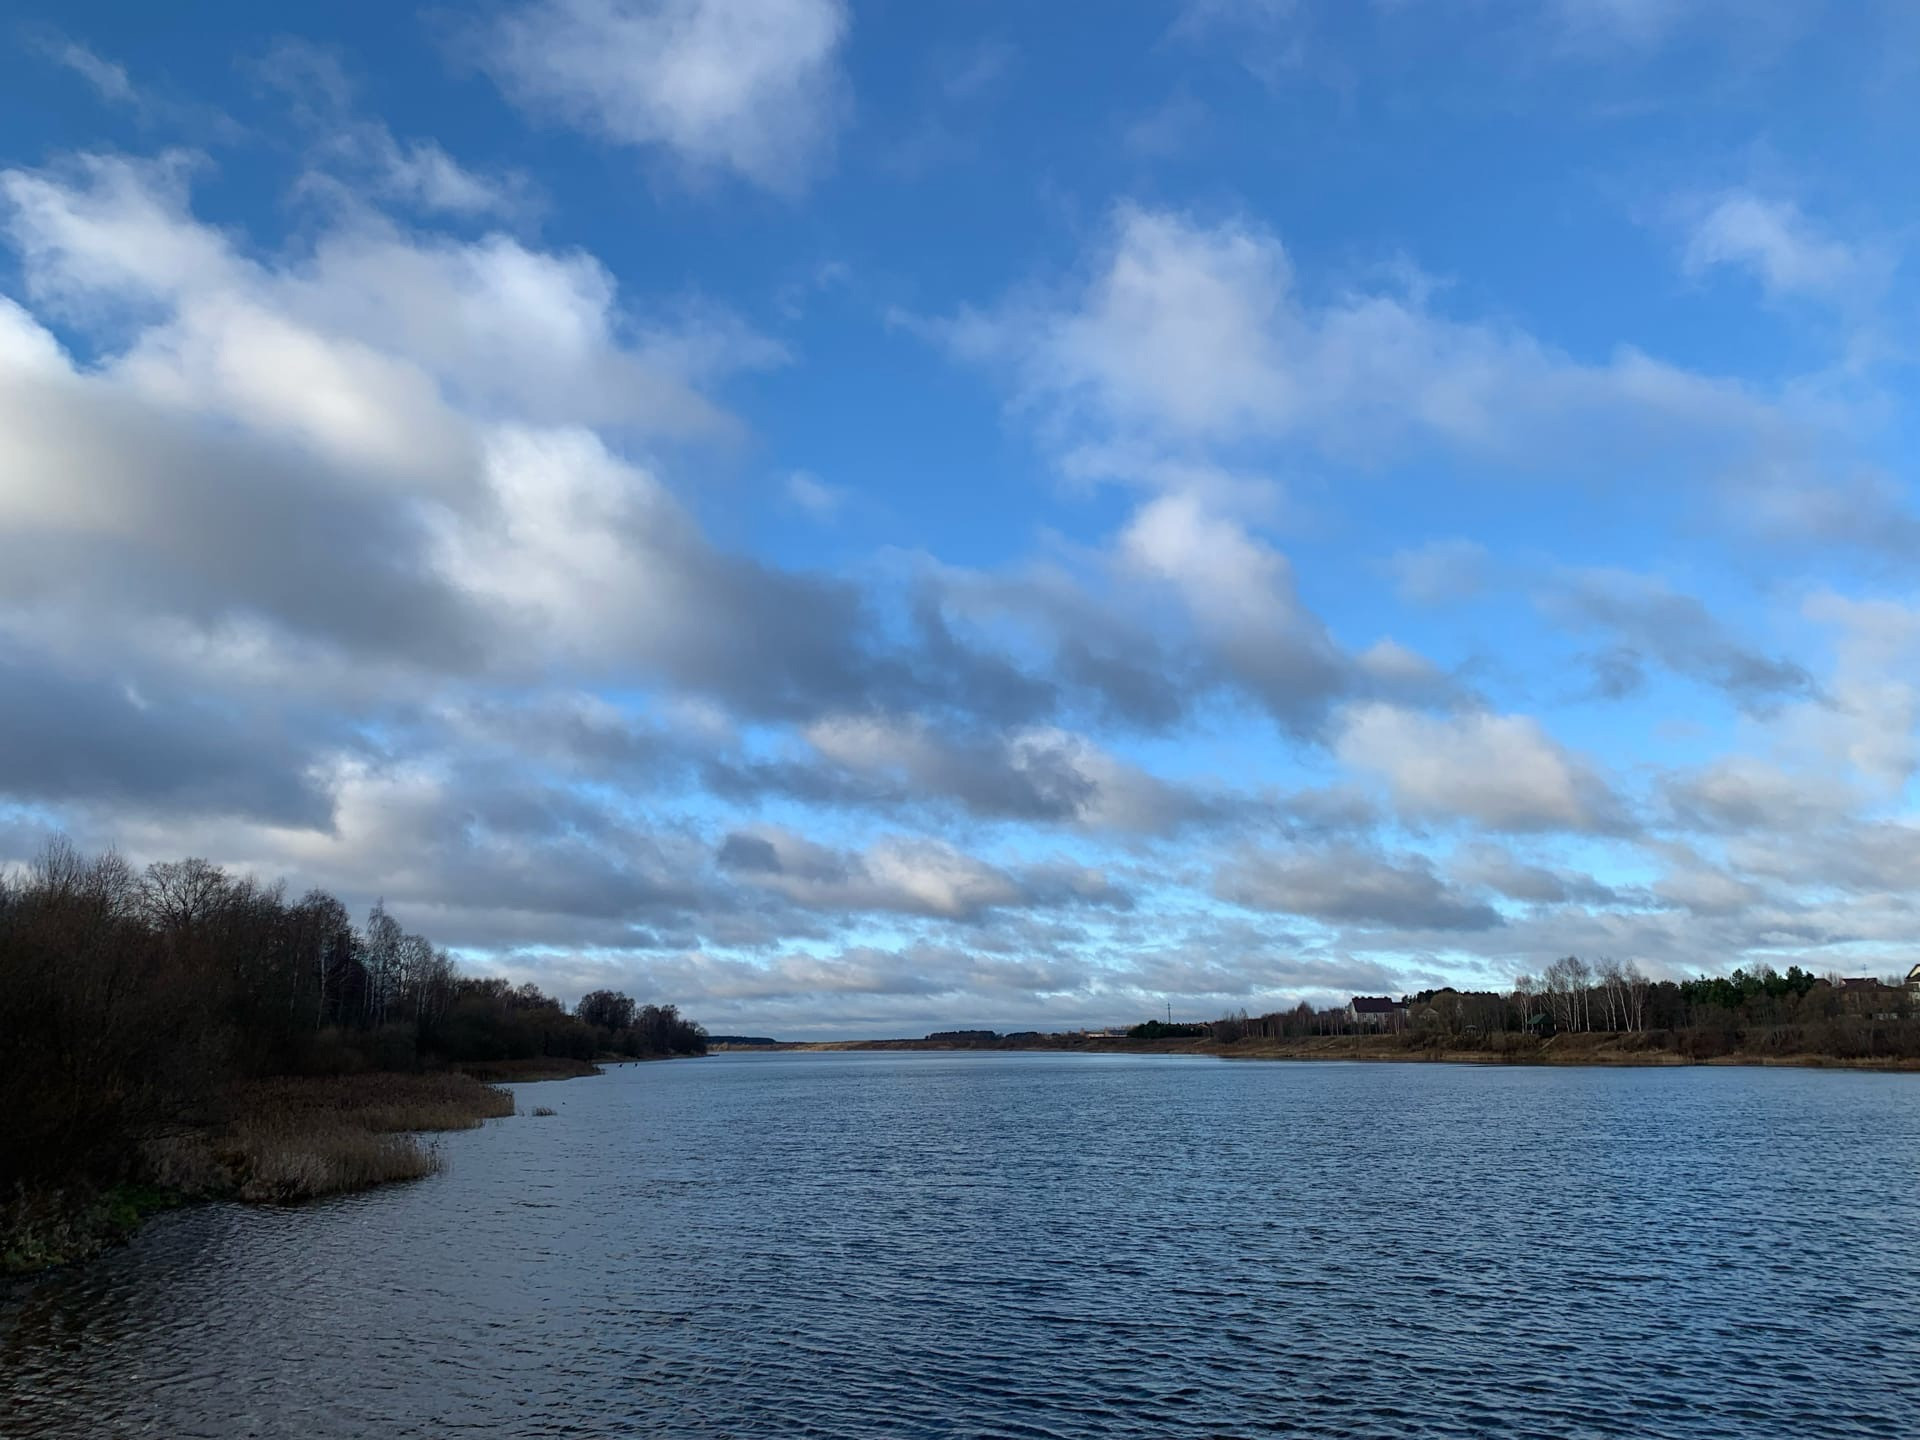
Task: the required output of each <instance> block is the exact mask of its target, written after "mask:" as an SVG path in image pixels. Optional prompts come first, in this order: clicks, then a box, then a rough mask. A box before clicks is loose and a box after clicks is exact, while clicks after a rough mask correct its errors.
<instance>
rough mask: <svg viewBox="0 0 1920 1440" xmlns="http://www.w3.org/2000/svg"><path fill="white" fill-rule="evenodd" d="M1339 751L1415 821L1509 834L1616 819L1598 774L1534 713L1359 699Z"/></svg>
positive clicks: (1592, 826) (1344, 724)
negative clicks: (1440, 711)
mask: <svg viewBox="0 0 1920 1440" xmlns="http://www.w3.org/2000/svg"><path fill="white" fill-rule="evenodd" d="M1334 750H1335V753H1336V754H1337V755H1338V756H1339V757H1340V759H1341V760H1342V761H1343V762H1345V763H1346V764H1348V765H1350V766H1352V767H1353V768H1355V769H1357V770H1361V771H1365V772H1368V773H1371V774H1374V775H1377V776H1379V777H1381V778H1382V779H1384V780H1385V781H1386V783H1387V787H1388V789H1389V790H1390V791H1391V793H1392V796H1393V799H1394V803H1395V804H1396V805H1397V806H1398V807H1399V809H1400V811H1401V812H1402V813H1403V814H1404V815H1406V816H1408V817H1410V818H1414V819H1436V820H1465V821H1470V822H1473V823H1476V824H1479V825H1484V826H1486V827H1487V828H1489V829H1492V830H1506V831H1533V830H1575V831H1591V830H1603V829H1607V828H1610V827H1612V826H1614V825H1616V824H1617V823H1618V821H1619V817H1618V816H1617V814H1615V813H1614V812H1615V806H1614V802H1613V800H1612V797H1611V796H1610V795H1609V794H1608V792H1607V789H1606V787H1605V785H1604V784H1603V782H1602V781H1601V780H1600V779H1599V777H1598V776H1597V775H1596V774H1595V773H1594V772H1593V771H1592V769H1591V768H1590V767H1589V766H1588V765H1587V764H1586V763H1585V762H1584V761H1582V760H1580V759H1579V758H1578V757H1577V756H1575V755H1573V754H1571V753H1569V752H1568V751H1567V750H1566V749H1565V748H1564V747H1562V746H1561V745H1559V744H1558V743H1557V742H1555V741H1554V740H1553V739H1552V738H1551V737H1550V736H1549V735H1548V734H1547V733H1546V731H1545V730H1543V729H1542V728H1541V727H1540V724H1539V722H1538V721H1537V720H1534V719H1533V718H1531V717H1530V716H1525V715H1494V714H1485V713H1467V714H1461V715H1451V716H1433V715H1423V714H1420V713H1418V712H1416V711H1412V710H1407V709H1402V708H1400V707H1398V706H1394V705H1387V704H1382V703H1378V702H1375V703H1368V704H1361V705H1355V706H1351V707H1349V708H1348V709H1347V710H1346V711H1345V712H1344V714H1343V715H1342V716H1341V720H1340V729H1339V734H1338V736H1337V738H1336V740H1335V742H1334Z"/></svg>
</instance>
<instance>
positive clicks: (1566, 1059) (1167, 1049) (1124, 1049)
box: [712, 1033, 1920, 1073]
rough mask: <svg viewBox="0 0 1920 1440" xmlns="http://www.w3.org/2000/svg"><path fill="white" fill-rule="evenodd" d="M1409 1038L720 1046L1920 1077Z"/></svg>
mask: <svg viewBox="0 0 1920 1440" xmlns="http://www.w3.org/2000/svg"><path fill="white" fill-rule="evenodd" d="M1416 1038H1417V1037H1413V1036H1408V1035H1318V1036H1312V1037H1308V1038H1304V1039H1300V1040H1283V1041H1272V1040H1240V1041H1233V1042H1224V1043H1223V1042H1220V1041H1215V1040H1130V1039H1125V1038H1122V1037H1116V1036H1075V1035H1059V1036H1048V1037H1045V1038H1043V1039H1039V1040H1028V1039H1026V1038H1024V1037H1021V1038H1019V1039H1018V1040H1017V1041H1016V1042H1014V1043H1009V1042H1008V1041H1007V1040H1002V1041H1000V1042H998V1043H974V1044H966V1043H959V1042H955V1041H951V1040H908V1039H899V1040H788V1041H775V1042H774V1043H772V1044H769V1045H725V1044H723V1045H715V1046H713V1047H712V1049H713V1052H714V1053H716V1054H765V1053H781V1052H789V1053H790V1052H796V1051H800V1052H814V1053H821V1052H843V1051H887V1050H932V1051H944V1052H963V1051H969V1050H983V1051H1035V1052H1044V1053H1050V1054H1080V1055H1208V1056H1213V1057H1215V1058H1217V1059H1221V1060H1356V1061H1368V1062H1374V1063H1383V1064H1394V1063H1398V1064H1440V1065H1554V1066H1574V1065H1579V1066H1598V1067H1611V1068H1618V1067H1625V1066H1631V1067H1662V1068H1671V1067H1679V1066H1695V1065H1745V1066H1761V1067H1778V1068H1790V1069H1809V1070H1878V1071H1886V1072H1906V1073H1914V1072H1920V1058H1914V1057H1888V1056H1845V1055H1815V1054H1782V1055H1774V1054H1759V1053H1755V1052H1752V1051H1745V1050H1732V1051H1729V1052H1727V1053H1725V1054H1715V1055H1692V1054H1687V1053H1684V1052H1683V1051H1682V1050H1679V1049H1672V1048H1665V1047H1662V1046H1658V1045H1655V1044H1652V1043H1650V1037H1648V1036H1646V1035H1644V1034H1607V1033H1586V1034H1568V1035H1561V1036H1556V1037H1554V1038H1552V1039H1549V1040H1544V1041H1537V1042H1530V1043H1525V1044H1519V1045H1512V1046H1508V1047H1504V1048H1500V1049H1491V1048H1489V1049H1464V1048H1459V1047H1448V1046H1438V1047H1430V1046H1426V1045H1423V1044H1418V1043H1411V1042H1413V1041H1415V1040H1416Z"/></svg>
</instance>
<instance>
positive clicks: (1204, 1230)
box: [0, 1054, 1920, 1440]
mask: <svg viewBox="0 0 1920 1440" xmlns="http://www.w3.org/2000/svg"><path fill="white" fill-rule="evenodd" d="M520 1089H521V1104H522V1106H523V1107H524V1108H527V1109H531V1108H532V1106H534V1105H536V1104H543V1105H552V1106H554V1107H555V1108H556V1109H557V1110H558V1111H559V1114H558V1115H557V1116H555V1117H553V1118H532V1117H516V1118H513V1119H510V1120H503V1121H498V1122H494V1123H492V1124H490V1125H488V1126H487V1127H486V1128H485V1129H483V1130H480V1131H475V1132H472V1133H468V1134H462V1135H456V1136H451V1137H448V1138H447V1139H446V1140H445V1141H443V1144H444V1145H445V1149H446V1153H447V1156H448V1159H449V1162H450V1163H449V1167H448V1170H447V1173H445V1174H444V1175H442V1176H440V1177H438V1178H435V1179H432V1180H429V1181H425V1182H422V1183H420V1184H417V1185H412V1186H403V1187H396V1188H392V1189H388V1190H384V1191H376V1192H373V1193H370V1194H367V1195H363V1196H357V1197H353V1198H350V1199H346V1200H341V1201H335V1202H330V1203H326V1204H321V1205H317V1206H311V1207H308V1208H305V1209H302V1210H297V1211H270V1210H249V1209H240V1208H237V1207H225V1206H223V1207H215V1208H207V1209H201V1210H197V1211H190V1212H184V1213H180V1214H175V1215H173V1216H168V1217H162V1219H161V1220H159V1221H158V1222H156V1223H155V1224H154V1225H153V1226H152V1227H151V1228H150V1229H149V1230H148V1231H147V1232H146V1233H144V1234H143V1235H142V1237H141V1238H140V1239H139V1240H138V1241H137V1242H136V1243H135V1244H134V1245H133V1246H131V1247H129V1248H128V1249H126V1250H124V1251H122V1252H119V1253H117V1254H116V1255H114V1256H112V1257H111V1258H109V1259H108V1260H106V1261H104V1262H101V1263H99V1264H96V1265H93V1266H90V1267H86V1268H83V1269H80V1270H77V1271H74V1272H70V1273H67V1274H62V1275H59V1276H56V1277H54V1278H51V1279H47V1280H45V1281H43V1282H41V1283H40V1284H39V1285H38V1286H37V1287H35V1288H34V1289H32V1290H31V1291H30V1292H29V1293H26V1294H24V1295H16V1296H15V1297H14V1298H13V1299H12V1300H10V1301H9V1302H7V1304H6V1307H5V1308H4V1309H3V1310H0V1337H4V1338H0V1367H4V1368H3V1369H0V1433H4V1434H5V1435H7V1436H10V1437H12V1436H23V1437H49V1440H52V1437H68V1436H85V1437H95V1436H121V1435H143V1436H144V1435H151V1436H164V1437H186V1436H213V1437H230V1436H288V1437H294V1436H298V1437H347V1436H353V1437H361V1436H366V1437H382V1440H397V1437H406V1436H441V1435H488V1436H532V1437H544V1436H560V1435H569V1436H596V1437H611V1436H629V1435H631V1436H642V1435H644V1436H656V1435H657V1436H681V1435H687V1436H760V1435H768V1436H772V1435H779V1436H805V1435H816V1436H975V1435H987V1436H1140V1437H1166V1436H1174V1437H1178V1436H1212V1435H1260V1434H1281V1435H1326V1436H1381V1437H1394V1440H1404V1437H1420V1436H1434V1437H1459V1440H1478V1437H1487V1436H1528V1437H1532V1436H1632V1437H1668V1436H1673V1437H1678V1436H1688V1437H1693V1436H1700V1437H1706V1436H1711V1437H1748V1436H1781V1437H1796V1440H1798V1437H1821V1436H1848V1437H1859V1436H1887V1437H1900V1440H1912V1437H1915V1436H1920V1076H1884V1075H1860V1074H1838V1073H1818V1072H1804V1071H1781V1070H1734V1069H1690V1070H1538V1069H1523V1070H1520V1069H1477V1068H1468V1067H1453V1066H1440V1065H1333V1064H1302V1065H1283V1064H1249V1063H1240V1064H1233V1063H1225V1062H1219V1061H1210V1060H1197V1059H1190V1058H1172V1057H1141V1058H1134V1057H1102V1056H1075V1055H991V1054H987V1055H965V1054H961V1055H930V1054H850V1055H786V1056H719V1057H715V1058H712V1059H709V1060H704V1061H698V1062H678V1063H674V1064H668V1065H648V1066H636V1067H628V1068H624V1069H620V1070H616V1071H613V1072H611V1073H610V1074H608V1075H607V1076H605V1077H604V1078H600V1079H589V1080H578V1081H569V1082H565V1083H561V1084H548V1085H540V1086H523V1087H520Z"/></svg>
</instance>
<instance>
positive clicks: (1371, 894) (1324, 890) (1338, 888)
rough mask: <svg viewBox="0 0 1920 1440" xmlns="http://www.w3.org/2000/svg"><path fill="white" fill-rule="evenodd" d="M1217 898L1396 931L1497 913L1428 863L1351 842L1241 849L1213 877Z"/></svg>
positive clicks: (1483, 925)
mask: <svg viewBox="0 0 1920 1440" xmlns="http://www.w3.org/2000/svg"><path fill="white" fill-rule="evenodd" d="M1214 888H1215V893H1216V894H1218V895H1219V896H1220V898H1221V899H1223V900H1230V901H1232V902H1233V903H1235V904H1237V905H1245V906H1248V907H1249V908H1252V909H1256V910H1274V911H1279V912H1282V913H1284V914H1289V915H1300V916H1305V917H1308V918H1311V919H1314V920H1321V921H1328V922H1333V923H1351V924H1356V925H1361V926H1369V925H1372V926H1383V927H1386V928H1388V929H1401V930H1415V929H1427V930H1490V929H1493V928H1495V927H1496V926H1498V925H1499V924H1500V923H1501V919H1500V915H1499V912H1498V911H1496V910H1495V909H1494V908H1493V907H1492V906H1491V905H1488V904H1486V903H1485V902H1484V901H1478V900H1474V899H1472V898H1470V897H1469V896H1467V895H1464V894H1462V893H1461V892H1459V891H1456V890H1454V889H1453V888H1452V887H1450V886H1448V885H1447V884H1446V883H1445V882H1444V881H1443V880H1442V879H1441V878H1440V877H1439V876H1438V875H1436V874H1435V873H1434V871H1433V868H1432V866H1431V864H1430V863H1429V862H1427V861H1426V860H1425V859H1424V858H1422V857H1418V856H1406V857H1402V858H1399V859H1393V858H1389V857H1387V856H1383V855H1372V854H1367V853H1365V852H1363V851H1359V850H1356V849H1351V848H1343V849H1337V850H1331V851H1324V852H1313V851H1295V852H1291V853H1281V854H1271V853H1269V854H1249V855H1243V856H1241V857H1240V858H1238V859H1237V860H1235V861H1233V862H1231V863H1230V864H1228V865H1227V866H1226V867H1224V868H1223V870H1222V871H1221V873H1220V874H1219V876H1218V877H1217V879H1216V881H1215V887H1214Z"/></svg>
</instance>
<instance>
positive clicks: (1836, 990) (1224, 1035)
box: [1211, 956, 1920, 1059]
mask: <svg viewBox="0 0 1920 1440" xmlns="http://www.w3.org/2000/svg"><path fill="white" fill-rule="evenodd" d="M1402 998H1403V1004H1404V1012H1403V1013H1402V1014H1401V1015H1399V1016H1397V1017H1395V1018H1394V1019H1393V1020H1392V1021H1391V1022H1390V1023H1389V1024H1388V1026H1387V1028H1389V1029H1391V1030H1393V1031H1394V1032H1395V1033H1398V1034H1401V1035H1403V1036H1404V1037H1405V1038H1406V1040H1407V1043H1409V1044H1419V1043H1422V1042H1434V1041H1444V1042H1445V1043H1447V1044H1449V1045H1460V1046H1462V1047H1464V1048H1493V1049H1512V1048H1515V1047H1516V1046H1519V1045H1521V1044H1524V1043H1528V1042H1530V1041H1531V1040H1533V1039H1540V1040H1544V1039H1548V1038H1551V1037H1553V1036H1556V1035H1569V1034H1571V1035H1586V1034H1595V1035H1600V1034H1612V1035H1621V1036H1628V1037H1633V1041H1634V1043H1635V1044H1637V1045H1644V1046H1645V1047H1647V1048H1666V1049H1673V1050H1677V1051H1681V1052H1684V1053H1686V1054H1688V1055H1690V1056H1693V1057H1696V1058H1711V1057H1712V1056H1714V1055H1723V1054H1731V1053H1733V1052H1735V1051H1750V1052H1754V1053H1762V1054H1810V1055H1831V1056H1836V1057H1843V1058H1850V1059H1851V1058H1876V1057H1877V1058H1888V1059H1893V1058H1904V1057H1911V1056H1920V1006H1917V1005H1916V1000H1915V997H1914V995H1913V994H1912V993H1911V992H1910V991H1909V990H1908V989H1907V988H1906V987H1905V986H1903V985H1899V984H1894V983H1883V982H1881V981H1878V980H1871V979H1865V978H1857V979H1842V978H1841V977H1839V976H1827V977H1821V976H1817V975H1814V974H1813V973H1811V972H1810V971H1807V970H1803V969H1802V968H1801V967H1799V966H1797V965H1795V966H1791V967H1789V968H1788V969H1787V970H1786V971H1785V972H1784V973H1782V972H1780V971H1776V970H1774V969H1772V968H1771V967H1768V966H1761V967H1758V968H1755V969H1751V970H1749V969H1744V968H1743V969H1738V970H1735V971H1733V973H1732V974H1730V975H1725V976H1701V977H1699V978H1697V979H1693V980H1679V981H1674V980H1654V979H1651V978H1649V977H1648V976H1647V975H1646V974H1644V973H1643V972H1642V971H1641V970H1640V969H1639V967H1638V966H1636V965H1634V964H1632V963H1627V964H1624V965H1623V964H1619V963H1616V962H1613V961H1601V962H1600V963H1598V964H1593V963H1590V962H1588V961H1585V960H1582V959H1580V958H1579V957H1577V956H1566V957H1563V958H1561V959H1558V960H1555V961H1554V962H1553V963H1552V964H1550V965H1548V966H1546V967H1545V968H1544V969H1543V970H1542V971H1541V973H1540V974H1539V975H1537V976H1536V975H1531V974H1525V975H1521V976H1519V977H1517V978H1516V979H1515V981H1514V983H1513V985H1512V987H1511V988H1510V989H1508V990H1504V991H1499V990H1456V989H1451V988H1448V989H1440V990H1425V991H1421V992H1419V993H1418V994H1413V995H1408V996H1404V997H1402ZM1377 1028H1379V1026H1378V1025H1377V1024H1374V1023H1365V1022H1362V1023H1356V1022H1355V1021H1354V1020H1353V1019H1352V1018H1350V1017H1349V1016H1348V1014H1347V1012H1346V1010H1345V1008H1344V1007H1326V1008H1323V1009H1315V1008H1314V1007H1312V1006H1309V1005H1307V1004H1305V1003H1304V1002H1303V1003H1301V1004H1300V1005H1298V1006H1296V1007H1294V1008H1293V1009H1291V1010H1285V1011H1276V1012H1273V1013H1270V1014H1266V1015H1259V1016H1249V1015H1248V1014H1247V1013H1246V1012H1245V1011H1242V1012H1240V1013H1239V1014H1237V1015H1229V1016H1227V1017H1226V1018H1224V1019H1222V1020H1218V1021H1215V1022H1213V1025H1212V1026H1211V1030H1212V1036H1213V1038H1214V1039H1215V1040H1218V1041H1222V1042H1225V1043H1233V1042H1236V1041H1239V1040H1242V1039H1265V1040H1292V1039H1307V1038H1310V1037H1313V1036H1325V1035H1350V1034H1357V1033H1370V1032H1372V1031H1374V1030H1375V1029H1377Z"/></svg>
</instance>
